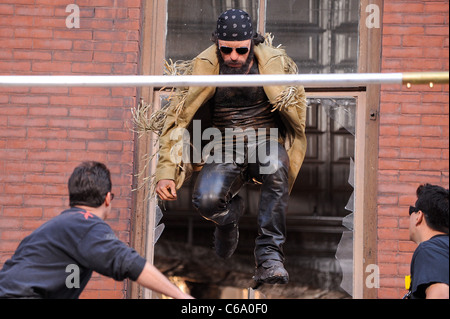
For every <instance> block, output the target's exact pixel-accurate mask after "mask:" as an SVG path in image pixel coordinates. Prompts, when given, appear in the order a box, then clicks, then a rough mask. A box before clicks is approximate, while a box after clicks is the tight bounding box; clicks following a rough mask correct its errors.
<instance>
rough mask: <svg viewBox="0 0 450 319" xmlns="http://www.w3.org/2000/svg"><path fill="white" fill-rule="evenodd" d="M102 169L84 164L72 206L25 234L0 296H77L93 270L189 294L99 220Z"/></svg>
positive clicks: (106, 193) (106, 196)
mask: <svg viewBox="0 0 450 319" xmlns="http://www.w3.org/2000/svg"><path fill="white" fill-rule="evenodd" d="M111 187H112V184H111V177H110V172H109V170H108V169H107V167H106V166H105V165H104V164H102V163H98V162H84V163H82V164H81V165H79V166H78V167H76V168H75V170H74V171H73V173H72V175H71V176H70V178H69V183H68V188H69V197H70V206H71V208H70V209H68V210H65V211H63V212H62V213H61V214H60V215H59V216H57V217H55V218H53V219H51V220H50V221H48V222H46V223H45V224H43V225H42V226H41V227H39V228H38V229H36V230H35V231H34V232H33V233H32V234H31V235H29V236H27V237H26V238H25V239H24V240H23V241H22V242H21V243H20V245H19V247H18V248H17V250H16V252H15V254H14V255H13V256H12V258H11V259H9V260H7V261H6V262H5V264H4V266H3V269H2V270H1V271H0V298H30V299H35V298H36V299H41V298H45V299H47V298H48V299H69V298H78V297H79V296H80V294H81V292H82V291H83V289H84V288H85V287H86V285H87V283H88V281H89V279H90V278H91V275H92V272H93V271H96V272H98V273H100V274H102V275H104V276H108V277H112V278H114V279H115V280H118V281H122V280H124V279H126V278H130V279H131V280H134V281H137V282H138V283H139V284H140V285H142V286H144V287H146V288H149V289H151V290H154V291H157V292H160V293H163V294H165V295H167V296H170V297H173V298H191V297H190V296H189V295H187V294H185V293H183V292H182V291H180V290H179V289H178V288H177V287H176V286H175V285H173V284H172V283H171V282H170V281H169V280H168V279H167V278H166V277H165V276H164V275H163V274H162V273H161V272H159V270H157V269H156V268H155V267H154V266H153V265H151V264H150V263H148V262H147V261H146V260H145V259H144V258H143V257H141V256H140V255H139V254H138V253H137V252H136V251H135V250H133V249H131V248H130V247H128V246H127V245H125V244H124V243H123V242H121V241H120V240H119V239H118V238H117V237H116V236H115V235H114V232H113V231H112V229H111V228H110V227H109V226H108V224H106V223H105V222H104V221H103V220H104V219H106V218H107V217H108V215H109V214H110V212H111V207H112V206H111V203H112V200H113V198H114V194H113V193H111Z"/></svg>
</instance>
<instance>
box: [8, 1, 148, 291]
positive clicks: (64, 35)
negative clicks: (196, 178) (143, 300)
mask: <svg viewBox="0 0 450 319" xmlns="http://www.w3.org/2000/svg"><path fill="white" fill-rule="evenodd" d="M71 3H76V4H77V5H78V6H79V8H80V13H81V15H80V28H79V29H78V28H72V29H68V28H67V27H66V18H67V17H68V15H69V14H70V12H66V6H67V5H68V4H71ZM140 4H141V2H140V0H126V1H125V0H101V1H100V0H98V1H97V0H96V1H87V0H2V1H1V3H0V74H2V75H8V74H15V75H28V74H33V75H38V74H53V75H62V74H64V75H70V74H73V75H84V74H93V75H94V74H96V75H98V74H107V75H109V74H111V75H120V74H126V75H129V74H137V72H138V54H139V39H140ZM135 103H136V90H135V89H130V88H54V87H53V88H4V87H3V88H0V265H1V266H2V265H3V263H4V262H5V260H6V259H8V258H9V257H10V256H11V254H12V253H13V252H14V250H15V249H16V247H17V245H18V243H19V242H20V240H21V239H22V238H23V237H24V236H26V235H28V234H29V233H31V232H32V231H33V230H34V229H35V228H37V227H38V226H39V225H41V224H42V223H44V222H45V221H47V220H48V219H50V218H51V217H53V216H55V215H58V214H59V213H60V212H61V210H63V209H65V208H66V207H67V205H68V196H67V186H66V185H67V179H68V177H69V176H70V174H71V172H72V170H73V169H74V167H75V166H76V165H78V164H79V163H80V162H81V161H83V160H96V161H101V162H104V163H106V164H107V165H108V167H109V168H110V170H111V172H112V182H113V192H114V193H115V195H116V198H115V199H114V202H113V205H114V210H113V214H112V216H111V217H110V219H109V220H108V223H109V224H110V225H111V226H112V227H113V229H114V230H115V232H116V234H117V235H118V236H119V238H120V239H121V240H123V241H125V242H129V238H130V213H131V211H130V207H131V194H132V191H131V189H132V173H133V148H134V145H133V133H132V132H131V129H130V128H131V126H130V111H129V110H130V107H131V106H133V105H135ZM125 289H126V283H122V282H115V281H113V280H112V279H107V278H105V277H102V276H99V275H95V276H94V278H93V280H91V282H90V284H89V286H88V287H87V289H86V290H85V292H84V293H83V295H82V297H83V298H122V297H123V296H124V293H125Z"/></svg>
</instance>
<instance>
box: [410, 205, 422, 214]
mask: <svg viewBox="0 0 450 319" xmlns="http://www.w3.org/2000/svg"><path fill="white" fill-rule="evenodd" d="M419 210H420V209H418V208H417V207H415V206H409V216H411V215H412V213H417V212H418V211H419Z"/></svg>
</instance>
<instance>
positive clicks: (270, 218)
mask: <svg viewBox="0 0 450 319" xmlns="http://www.w3.org/2000/svg"><path fill="white" fill-rule="evenodd" d="M269 144H271V143H269V142H267V143H264V144H262V145H260V146H259V147H264V148H265V151H266V153H265V154H264V155H260V154H259V153H260V152H259V148H258V147H255V148H250V147H249V148H246V149H245V154H244V158H245V160H244V162H243V163H236V161H228V162H226V161H225V162H223V163H210V164H205V166H204V167H203V169H202V170H201V172H200V174H199V176H198V178H197V182H196V185H195V189H194V193H193V199H192V202H193V204H194V207H195V208H196V209H197V210H198V211H199V213H200V214H201V215H202V216H203V217H204V218H206V219H208V220H211V221H213V222H214V223H215V224H216V225H219V226H223V225H228V224H232V223H238V221H239V218H240V217H241V215H242V213H243V210H244V205H243V200H242V198H241V197H240V196H239V195H238V192H239V190H240V189H241V188H242V187H243V186H244V185H245V184H246V183H248V182H250V181H251V180H253V179H256V180H257V181H259V182H260V183H262V185H261V193H260V201H259V211H258V237H257V238H256V240H255V261H256V265H257V266H258V265H260V264H262V263H263V262H264V261H266V260H269V259H272V260H278V261H281V262H284V254H283V249H282V246H283V244H284V242H285V239H286V211H287V205H288V198H289V186H288V171H289V158H288V155H287V153H286V150H285V148H284V147H283V146H282V145H281V144H279V143H277V142H275V143H272V144H271V145H272V148H273V147H275V148H276V152H273V151H270V150H269V149H270V145H269ZM253 152H256V153H253ZM255 155H256V156H255ZM252 156H253V157H252ZM252 158H253V159H255V160H252Z"/></svg>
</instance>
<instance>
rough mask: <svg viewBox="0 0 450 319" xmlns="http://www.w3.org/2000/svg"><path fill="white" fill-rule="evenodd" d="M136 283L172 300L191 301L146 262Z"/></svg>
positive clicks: (190, 297)
mask: <svg viewBox="0 0 450 319" xmlns="http://www.w3.org/2000/svg"><path fill="white" fill-rule="evenodd" d="M136 282H137V283H138V284H140V285H142V286H144V287H146V288H148V289H150V290H153V291H156V292H159V293H162V294H164V295H166V296H168V297H172V298H174V299H193V298H192V296H190V295H188V294H186V293H184V292H182V291H181V290H180V289H178V288H177V286H175V285H174V284H172V283H171V282H170V281H169V279H167V277H166V276H164V275H163V274H162V273H161V272H160V271H159V270H158V269H157V268H155V266H153V265H152V264H150V263H149V262H147V263H146V264H145V267H144V269H143V270H142V272H141V274H140V275H139V277H138V279H137V280H136Z"/></svg>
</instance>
